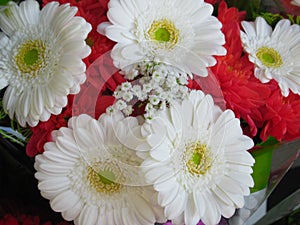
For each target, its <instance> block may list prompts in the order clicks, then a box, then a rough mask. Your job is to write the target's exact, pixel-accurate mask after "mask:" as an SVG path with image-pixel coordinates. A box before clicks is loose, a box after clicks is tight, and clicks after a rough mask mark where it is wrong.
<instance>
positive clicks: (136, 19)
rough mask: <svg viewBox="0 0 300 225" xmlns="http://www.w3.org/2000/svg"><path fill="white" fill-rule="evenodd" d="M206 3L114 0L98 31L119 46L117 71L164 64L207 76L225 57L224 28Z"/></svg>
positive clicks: (163, 0) (114, 55) (166, 0)
mask: <svg viewBox="0 0 300 225" xmlns="http://www.w3.org/2000/svg"><path fill="white" fill-rule="evenodd" d="M212 12H213V6H212V5H210V4H208V3H205V2H204V1H203V0H197V1H195V0H185V1H182V0H151V1H148V0H110V2H109V10H108V14H107V15H108V19H109V21H110V22H105V23H101V24H100V25H99V26H98V31H99V32H100V33H102V34H104V35H106V36H107V37H108V38H110V39H111V40H113V41H115V42H117V44H116V45H115V47H114V48H113V50H112V58H113V60H114V64H115V66H116V67H117V68H119V69H122V70H128V67H134V66H135V64H136V63H141V62H144V61H159V62H163V63H166V64H169V65H171V66H174V67H177V68H178V69H179V70H182V71H184V72H186V73H188V74H191V73H194V74H197V75H199V76H207V70H206V67H209V66H213V65H215V64H216V60H215V58H214V57H213V55H225V54H226V50H225V48H224V47H223V46H222V45H223V44H224V43H225V38H224V35H223V33H222V32H221V26H222V24H221V23H220V22H219V21H218V19H217V18H216V17H214V16H212Z"/></svg>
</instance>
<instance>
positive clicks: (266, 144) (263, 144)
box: [257, 136, 280, 147]
mask: <svg viewBox="0 0 300 225" xmlns="http://www.w3.org/2000/svg"><path fill="white" fill-rule="evenodd" d="M279 144H280V142H279V141H278V140H277V139H276V138H275V137H272V136H269V137H268V139H267V140H266V141H264V142H261V143H259V144H257V146H260V147H270V146H278V145H279Z"/></svg>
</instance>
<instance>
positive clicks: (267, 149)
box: [251, 136, 279, 193]
mask: <svg viewBox="0 0 300 225" xmlns="http://www.w3.org/2000/svg"><path fill="white" fill-rule="evenodd" d="M278 146H279V142H278V140H277V139H276V138H274V137H271V136H270V137H269V138H268V139H267V140H266V141H265V142H262V143H259V144H257V145H256V147H257V149H256V150H254V151H252V152H251V154H252V156H253V158H254V159H255V164H254V166H253V167H252V169H253V173H252V178H253V180H254V187H253V188H251V192H252V193H253V192H256V191H259V190H262V189H264V188H265V187H266V186H267V185H268V181H269V176H270V172H271V165H272V156H273V151H274V149H275V148H277V147H278Z"/></svg>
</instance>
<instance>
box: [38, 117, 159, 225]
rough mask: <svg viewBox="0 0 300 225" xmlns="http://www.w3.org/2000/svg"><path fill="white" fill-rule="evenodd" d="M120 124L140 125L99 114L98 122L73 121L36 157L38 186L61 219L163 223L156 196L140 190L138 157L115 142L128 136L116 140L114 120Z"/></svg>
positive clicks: (80, 224) (82, 224)
mask: <svg viewBox="0 0 300 225" xmlns="http://www.w3.org/2000/svg"><path fill="white" fill-rule="evenodd" d="M124 120H126V122H125V123H124V124H126V125H128V127H130V128H134V127H138V126H139V125H138V124H137V120H136V118H129V117H128V118H127V119H124V117H123V116H122V114H121V113H112V114H103V115H101V117H100V118H99V120H98V121H97V120H95V119H93V118H91V117H90V116H88V115H80V116H79V117H72V118H71V119H70V120H69V124H68V128H61V129H59V130H58V131H54V132H53V133H52V137H53V141H52V142H48V143H46V144H45V147H44V149H45V151H44V153H43V154H41V155H38V156H36V162H35V165H34V166H35V169H36V170H37V172H36V174H35V177H36V178H37V179H38V180H39V183H38V188H39V189H40V191H41V194H42V196H43V197H45V198H47V199H49V200H50V205H51V207H52V209H53V210H54V211H56V212H61V213H62V216H63V218H64V219H66V220H74V222H75V224H76V225H99V224H111V225H116V224H122V225H133V224H143V225H153V224H154V223H155V222H156V221H160V222H164V221H165V219H164V215H163V210H162V208H161V207H159V206H158V204H157V202H156V203H155V200H156V199H157V194H156V192H155V191H154V190H153V188H151V187H149V186H148V187H145V186H143V185H145V183H144V176H142V175H141V174H140V173H139V172H140V170H139V165H140V159H139V158H137V157H136V156H135V151H132V150H130V149H128V148H126V147H124V145H122V144H121V143H120V142H119V138H120V139H124V138H125V139H126V137H122V136H124V135H126V132H124V133H122V134H121V133H119V134H118V136H116V132H115V131H116V130H114V129H116V127H117V126H118V121H122V122H124ZM119 125H120V124H119ZM121 126H122V125H121ZM120 129H121V130H126V129H127V127H121V128H120Z"/></svg>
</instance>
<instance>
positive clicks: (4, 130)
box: [0, 98, 31, 146]
mask: <svg viewBox="0 0 300 225" xmlns="http://www.w3.org/2000/svg"><path fill="white" fill-rule="evenodd" d="M5 120H7V121H10V123H8V124H7V125H6V124H5V125H4V126H3V125H0V135H1V136H2V137H3V138H5V139H8V140H9V141H11V142H13V143H16V144H19V145H21V146H25V145H26V143H27V142H28V139H29V137H30V135H31V130H30V129H29V128H24V127H21V126H20V125H19V124H18V122H17V121H15V120H10V119H9V117H8V115H7V113H6V112H5V111H4V109H3V107H2V99H1V98H0V121H1V122H2V121H5Z"/></svg>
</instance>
